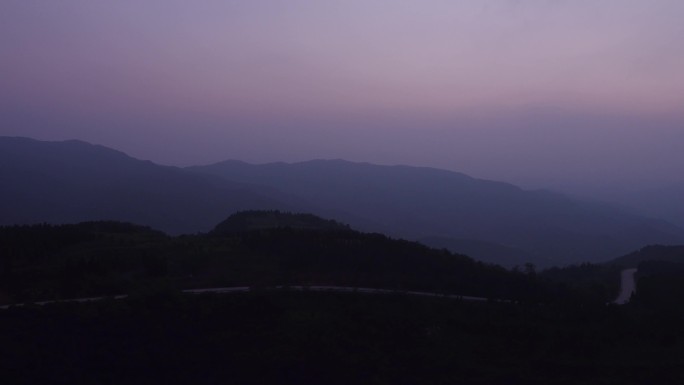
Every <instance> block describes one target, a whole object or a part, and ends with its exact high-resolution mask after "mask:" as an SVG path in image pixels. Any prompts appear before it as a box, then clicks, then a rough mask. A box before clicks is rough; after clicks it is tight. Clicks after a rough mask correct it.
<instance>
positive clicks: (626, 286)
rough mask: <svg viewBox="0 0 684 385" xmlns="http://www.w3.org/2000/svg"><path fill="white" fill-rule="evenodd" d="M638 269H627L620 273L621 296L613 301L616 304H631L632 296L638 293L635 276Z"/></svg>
mask: <svg viewBox="0 0 684 385" xmlns="http://www.w3.org/2000/svg"><path fill="white" fill-rule="evenodd" d="M636 272H637V269H625V270H622V272H621V273H620V295H618V297H617V298H616V299H615V301H613V303H614V304H617V305H624V304H626V303H627V302H629V299H630V298H631V296H632V294H633V293H634V292H635V291H636V281H635V280H634V275H635V274H636Z"/></svg>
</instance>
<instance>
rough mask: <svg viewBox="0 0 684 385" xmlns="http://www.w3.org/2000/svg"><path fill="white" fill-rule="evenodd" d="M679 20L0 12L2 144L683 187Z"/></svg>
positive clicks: (616, 7) (364, 10)
mask: <svg viewBox="0 0 684 385" xmlns="http://www.w3.org/2000/svg"><path fill="white" fill-rule="evenodd" d="M682 20H684V1H681V0H463V1H454V0H406V1H401V0H337V1H326V0H244V1H236V0H234V1H230V0H205V1H202V0H197V1H185V0H158V1H151V0H116V1H110V0H107V1H106V0H59V1H55V0H44V1H38V0H2V2H0V90H1V91H0V118H1V120H0V122H1V123H0V135H21V136H30V137H34V138H38V139H72V138H75V139H82V140H86V141H90V142H95V143H99V144H103V145H107V146H112V147H115V148H118V149H121V150H123V151H125V152H128V153H129V154H131V155H133V156H136V157H140V158H145V159H152V160H154V161H157V162H161V163H166V164H178V165H186V164H198V163H208V162H213V161H219V160H223V159H228V158H233V159H242V160H246V161H251V162H266V161H276V160H283V161H298V160H306V159H311V158H345V159H350V160H358V161H370V162H376V163H385V164H396V163H404V164H415V165H428V166H437V167H442V168H448V169H452V170H457V171H462V172H466V173H469V174H471V175H474V176H479V177H486V178H493V179H501V180H508V181H514V182H520V183H523V182H524V183H526V184H528V185H535V184H537V185H543V184H548V185H556V186H563V185H567V186H570V187H572V186H576V185H577V184H579V183H592V184H600V183H603V184H611V183H615V184H624V183H625V182H631V181H635V182H640V183H644V182H657V183H665V182H667V181H671V180H677V179H684V176H680V175H682V173H681V170H682V169H683V167H682V166H684V22H682Z"/></svg>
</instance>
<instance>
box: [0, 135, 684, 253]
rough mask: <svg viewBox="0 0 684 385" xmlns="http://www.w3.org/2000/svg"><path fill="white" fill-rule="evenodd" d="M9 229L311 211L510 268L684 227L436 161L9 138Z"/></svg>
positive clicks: (0, 206)
mask: <svg viewBox="0 0 684 385" xmlns="http://www.w3.org/2000/svg"><path fill="white" fill-rule="evenodd" d="M0 180H2V181H3V183H1V184H0V224H17V223H37V222H51V223H73V222H80V221H87V220H102V219H107V220H121V221H130V222H135V223H139V224H143V225H148V226H152V227H154V228H158V229H160V230H163V231H166V232H169V233H172V234H178V233H193V232H199V231H208V230H209V229H211V228H212V227H213V225H215V224H216V223H218V222H220V221H221V220H222V219H224V218H226V217H227V216H228V215H229V214H231V213H235V212H237V211H244V210H255V209H259V210H264V209H268V210H285V211H294V212H308V213H313V214H317V215H320V216H323V217H326V218H331V219H335V220H337V221H340V222H343V223H347V224H350V225H352V226H353V227H355V228H358V229H360V230H363V231H377V232H384V233H387V234H390V235H391V236H395V237H404V238H408V239H412V240H418V239H424V240H425V242H426V243H429V244H431V245H433V246H438V247H446V248H450V249H452V251H454V252H462V251H461V250H458V249H457V248H463V249H466V248H467V250H468V252H467V253H468V254H470V255H471V256H473V257H475V258H478V259H483V260H487V261H489V262H495V263H500V264H503V265H507V266H511V265H515V264H523V263H525V262H528V261H529V262H533V263H536V264H539V265H547V266H548V265H551V264H564V263H570V262H577V261H589V260H593V261H597V260H608V259H610V258H614V257H617V256H620V255H624V254H626V253H628V252H630V251H632V250H635V249H639V248H641V247H643V246H645V245H648V244H656V243H658V244H677V243H684V231H683V230H682V229H680V228H678V227H676V226H674V225H671V224H669V223H667V222H665V221H662V220H656V219H649V218H646V217H643V216H639V215H636V214H633V213H632V212H630V211H628V210H624V209H621V208H617V207H613V206H610V205H606V204H599V203H593V202H587V201H580V200H575V199H571V198H569V197H567V196H564V195H562V194H557V193H553V192H549V191H525V190H522V189H520V188H518V187H516V186H513V185H510V184H506V183H500V182H493V181H486V180H480V179H475V178H472V177H469V176H467V175H464V174H460V173H455V172H450V171H445V170H438V169H432V168H421V167H409V166H379V165H373V164H365V163H351V162H346V161H342V160H315V161H309V162H303V163H295V164H286V163H273V164H264V165H251V164H247V163H244V162H239V161H226V162H222V163H218V164H214V165H209V166H200V167H190V168H186V169H181V168H176V167H167V166H160V165H156V164H154V163H152V162H148V161H141V160H137V159H134V158H131V157H129V156H127V155H125V154H123V153H121V152H118V151H115V150H112V149H109V148H106V147H102V146H94V145H91V144H88V143H84V142H79V141H66V142H41V141H36V140H32V139H27V138H8V137H2V138H0Z"/></svg>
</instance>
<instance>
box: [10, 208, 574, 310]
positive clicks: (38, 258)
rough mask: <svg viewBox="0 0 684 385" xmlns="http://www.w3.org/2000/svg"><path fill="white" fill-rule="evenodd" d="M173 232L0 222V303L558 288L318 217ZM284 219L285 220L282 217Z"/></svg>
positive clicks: (543, 293)
mask: <svg viewBox="0 0 684 385" xmlns="http://www.w3.org/2000/svg"><path fill="white" fill-rule="evenodd" d="M274 215H275V216H277V217H280V218H285V217H289V218H290V219H288V220H287V221H284V220H282V219H281V221H279V222H280V223H284V222H290V223H301V218H305V219H306V221H305V222H307V223H311V222H312V218H315V217H309V216H301V215H293V214H285V213H278V214H274V213H273V212H266V213H251V214H249V213H242V214H237V215H236V216H235V217H234V218H232V219H229V220H228V221H227V222H224V223H223V224H222V225H221V226H218V227H217V231H214V232H212V233H211V234H206V235H204V234H199V235H192V236H187V235H186V236H178V237H171V236H167V235H165V234H163V233H160V232H157V231H154V230H151V229H149V228H146V227H139V226H134V225H129V224H123V223H113V222H90V223H81V224H76V225H59V226H53V225H33V226H10V227H2V228H0V256H1V257H0V258H2V262H1V264H0V267H1V269H2V270H1V271H0V275H1V276H2V277H3V279H2V280H0V299H1V300H2V302H4V303H11V302H24V301H32V300H43V299H60V298H75V297H87V296H99V295H114V294H122V293H124V294H130V293H136V292H139V291H141V290H142V291H145V290H149V289H151V288H166V289H171V290H178V289H190V288H206V287H226V286H274V285H336V286H350V287H371V288H383V289H393V290H422V291H431V292H437V293H452V294H459V295H469V296H481V297H488V298H505V299H513V300H522V301H534V302H539V301H552V300H556V299H558V298H561V297H563V296H564V295H567V294H568V293H567V291H564V289H563V288H562V287H558V286H554V285H551V284H547V283H544V282H542V281H541V280H539V279H537V277H536V275H535V274H533V272H529V271H528V272H511V271H508V270H506V269H504V268H502V267H498V266H494V265H487V264H484V263H481V262H476V261H474V260H473V259H471V258H469V257H467V256H464V255H459V254H454V253H451V252H449V251H446V250H437V249H431V248H428V247H426V246H424V245H421V244H419V243H415V242H409V241H404V240H396V239H391V238H388V237H387V236H384V235H381V234H366V233H361V232H358V231H354V230H351V229H349V228H348V227H346V226H341V225H336V226H333V227H330V225H331V224H332V223H333V222H329V221H325V220H322V219H320V218H319V219H316V220H315V221H317V222H318V223H320V224H323V225H325V226H323V229H312V228H309V227H308V226H307V227H301V226H300V227H289V226H280V225H279V226H274V227H272V226H260V227H259V228H257V229H247V230H246V231H239V232H232V231H231V232H224V231H218V230H220V229H221V228H222V227H223V226H224V225H225V223H231V222H239V221H243V220H245V217H252V219H255V220H256V219H260V218H263V217H273V216H274ZM283 221H284V222H283Z"/></svg>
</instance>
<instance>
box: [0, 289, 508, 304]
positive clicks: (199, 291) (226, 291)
mask: <svg viewBox="0 0 684 385" xmlns="http://www.w3.org/2000/svg"><path fill="white" fill-rule="evenodd" d="M262 290H297V291H324V292H325V291H327V292H335V293H364V294H405V295H414V296H422V297H438V298H448V299H458V300H463V301H489V298H485V297H471V296H467V295H455V294H441V293H431V292H425V291H399V290H389V289H371V288H367V287H344V286H272V287H264V288H252V287H249V286H238V287H215V288H208V289H190V290H183V293H188V294H205V293H217V294H229V293H240V292H248V291H262ZM126 297H128V296H127V295H117V296H110V297H88V298H73V299H64V300H55V301H40V302H32V304H35V305H46V304H50V303H58V302H92V301H100V300H103V299H106V298H112V299H123V298H126ZM493 301H496V302H511V301H509V300H496V299H493ZM24 305H25V304H23V303H16V304H11V305H3V306H0V309H8V308H10V307H11V306H24Z"/></svg>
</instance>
